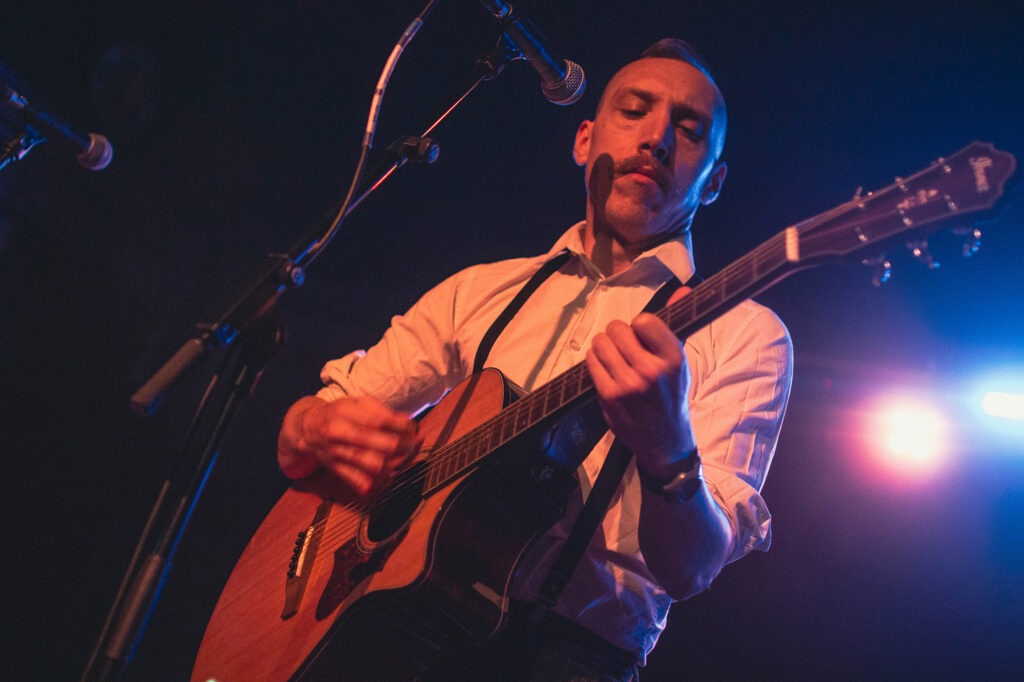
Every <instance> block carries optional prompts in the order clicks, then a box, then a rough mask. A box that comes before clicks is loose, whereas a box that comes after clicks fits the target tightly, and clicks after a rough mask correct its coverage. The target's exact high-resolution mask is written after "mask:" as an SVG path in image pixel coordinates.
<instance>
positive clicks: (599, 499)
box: [531, 275, 702, 622]
mask: <svg viewBox="0 0 1024 682" xmlns="http://www.w3.org/2000/svg"><path fill="white" fill-rule="evenodd" d="M701 281H702V280H701V278H700V277H698V276H697V275H693V276H692V277H690V279H688V280H686V285H685V286H687V287H690V288H693V287H695V286H697V285H698V284H699V283H700V282H701ZM681 286H683V285H682V284H681V283H680V282H679V279H678V278H676V277H672V279H670V280H669V281H667V282H665V284H664V285H663V286H662V287H661V288H660V289H658V290H657V291H656V292H655V293H654V297H653V298H652V299H651V300H650V302H649V303H648V304H647V306H646V307H645V308H644V312H647V313H653V312H656V311H658V310H661V309H662V308H664V307H665V304H667V303H668V300H669V298H670V297H671V296H672V294H674V293H675V292H676V291H677V290H678V289H679V287H681ZM632 458H633V453H632V452H631V451H630V450H629V448H627V447H626V446H625V445H624V444H623V443H622V441H620V440H619V439H618V438H615V439H613V440H612V445H611V447H610V448H609V449H608V455H607V456H606V457H605V460H604V465H603V466H602V467H601V473H599V474H598V475H597V480H595V481H594V486H593V487H592V488H591V489H590V494H589V495H588V496H587V501H586V502H584V504H583V509H581V510H580V514H579V516H577V517H576V523H574V524H573V526H572V530H571V531H569V537H568V538H567V539H566V541H565V545H564V546H563V547H562V552H561V553H560V554H559V555H558V558H557V559H556V560H555V563H554V564H553V565H552V566H551V570H550V572H549V573H548V577H547V579H546V580H545V581H544V585H543V587H541V590H540V595H539V596H538V597H537V604H536V605H535V607H534V611H533V613H532V614H531V617H532V619H533V620H534V622H538V621H540V619H541V618H543V616H544V614H545V613H546V612H547V611H548V609H550V608H551V607H552V606H554V605H555V601H557V599H558V595H559V594H561V592H562V589H563V588H564V587H565V585H566V583H568V582H569V578H570V577H571V576H572V572H573V571H574V570H575V569H576V564H578V563H579V562H580V559H581V558H582V557H583V553H584V552H585V551H586V549H587V545H589V544H590V540H591V538H592V537H594V532H595V531H596V530H597V527H598V526H599V525H600V524H601V520H602V519H603V518H604V515H605V513H606V512H607V511H608V505H609V504H611V501H612V497H613V496H614V495H615V491H616V490H617V489H618V487H619V483H620V482H621V481H622V477H623V476H624V475H625V473H626V469H627V468H628V467H629V462H630V460H631V459H632Z"/></svg>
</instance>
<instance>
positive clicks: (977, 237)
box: [953, 225, 981, 258]
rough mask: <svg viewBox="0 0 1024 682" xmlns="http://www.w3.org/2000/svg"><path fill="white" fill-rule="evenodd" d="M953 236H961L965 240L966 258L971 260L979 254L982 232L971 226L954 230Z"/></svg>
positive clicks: (964, 253)
mask: <svg viewBox="0 0 1024 682" xmlns="http://www.w3.org/2000/svg"><path fill="white" fill-rule="evenodd" d="M953 234H957V235H960V236H961V237H963V238H964V245H963V250H962V251H961V253H963V255H964V258H970V257H971V256H973V255H974V254H976V253H978V251H979V250H980V249H981V230H979V229H978V228H976V227H971V226H970V225H964V226H962V227H957V228H954V229H953Z"/></svg>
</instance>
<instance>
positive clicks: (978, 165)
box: [970, 156, 992, 194]
mask: <svg viewBox="0 0 1024 682" xmlns="http://www.w3.org/2000/svg"><path fill="white" fill-rule="evenodd" d="M970 163H971V168H972V169H974V187H975V189H976V190H977V191H978V194H982V193H984V192H987V191H988V190H989V187H988V176H987V175H986V174H985V169H986V168H989V167H991V166H992V159H991V158H989V157H987V156H972V157H971V161H970Z"/></svg>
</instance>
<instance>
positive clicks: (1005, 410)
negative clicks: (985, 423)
mask: <svg viewBox="0 0 1024 682" xmlns="http://www.w3.org/2000/svg"><path fill="white" fill-rule="evenodd" d="M981 409H983V410H984V411H985V414H988V415H991V416H993V417H1002V418H1004V419H1016V420H1022V421H1024V395H1021V394H1019V393H1006V392H1003V391H989V392H988V393H986V394H985V396H984V397H983V398H982V399H981Z"/></svg>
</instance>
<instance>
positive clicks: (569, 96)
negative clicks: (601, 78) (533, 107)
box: [541, 59, 587, 106]
mask: <svg viewBox="0 0 1024 682" xmlns="http://www.w3.org/2000/svg"><path fill="white" fill-rule="evenodd" d="M564 64H565V78H563V79H562V80H561V81H559V82H558V83H555V84H554V85H549V84H547V83H542V84H541V90H542V91H543V92H544V96H545V97H547V98H548V101H549V102H551V103H552V104H559V105H561V106H567V105H569V104H573V103H575V102H576V101H577V100H578V99H579V98H580V97H583V91H584V90H585V89H586V88H587V77H586V75H585V74H584V73H583V67H582V66H580V65H579V64H577V63H576V62H574V61H570V60H568V59H566V60H564Z"/></svg>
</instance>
